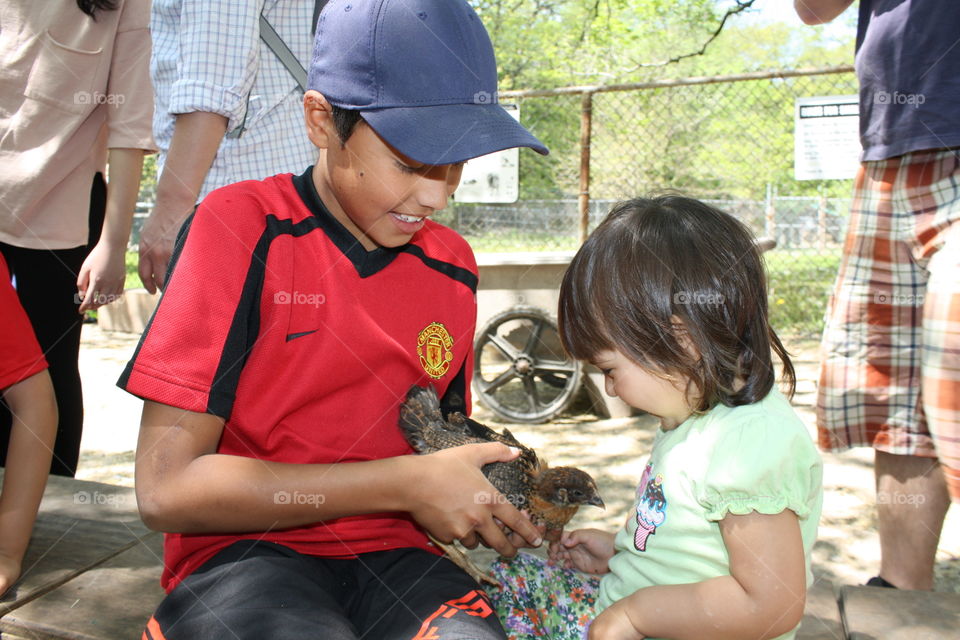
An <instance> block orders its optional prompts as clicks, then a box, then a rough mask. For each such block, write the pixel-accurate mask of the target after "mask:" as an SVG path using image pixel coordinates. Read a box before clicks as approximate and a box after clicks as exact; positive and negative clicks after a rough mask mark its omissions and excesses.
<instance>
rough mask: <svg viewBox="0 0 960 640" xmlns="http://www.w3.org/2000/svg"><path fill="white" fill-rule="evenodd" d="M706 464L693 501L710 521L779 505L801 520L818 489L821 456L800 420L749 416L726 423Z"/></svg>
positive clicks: (771, 511)
mask: <svg viewBox="0 0 960 640" xmlns="http://www.w3.org/2000/svg"><path fill="white" fill-rule="evenodd" d="M707 464H708V468H707V473H706V474H705V475H704V481H703V484H702V486H700V487H698V491H697V494H698V495H697V499H698V501H699V503H700V505H701V506H702V507H703V508H704V509H705V510H706V517H707V519H708V520H711V521H719V520H722V519H723V518H724V517H725V516H726V515H727V514H734V515H745V514H748V513H750V512H751V511H756V512H757V513H761V514H766V515H773V514H777V513H780V512H782V511H783V510H784V509H790V510H791V511H793V512H794V513H796V514H797V517H799V518H801V519H804V518H806V517H807V516H808V515H809V514H810V511H811V509H812V508H813V507H814V505H815V504H817V500H818V496H819V493H820V491H821V486H822V474H823V466H822V462H821V460H820V455H819V454H818V453H817V450H816V447H815V446H814V445H813V441H812V440H811V438H810V436H809V434H808V433H807V431H806V429H805V428H804V427H803V425H802V423H800V421H799V419H796V421H795V422H794V421H790V422H783V421H782V420H776V419H773V418H772V417H771V416H765V415H751V416H748V417H746V418H745V419H742V420H740V421H738V422H737V423H735V424H731V425H725V426H724V429H723V430H722V432H721V433H720V435H719V436H718V438H717V442H716V445H715V446H714V447H713V448H712V451H711V455H710V460H709V461H708V463H707Z"/></svg>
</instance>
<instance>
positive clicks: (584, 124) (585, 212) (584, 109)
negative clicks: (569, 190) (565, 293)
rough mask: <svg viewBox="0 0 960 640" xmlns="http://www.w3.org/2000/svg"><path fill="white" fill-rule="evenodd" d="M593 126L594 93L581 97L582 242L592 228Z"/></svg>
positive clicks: (585, 93)
mask: <svg viewBox="0 0 960 640" xmlns="http://www.w3.org/2000/svg"><path fill="white" fill-rule="evenodd" d="M592 127H593V94H592V93H591V92H589V91H586V92H584V93H583V96H582V97H581V99H580V199H579V200H580V244H583V243H584V242H586V240H587V235H588V234H589V230H590V135H591V131H592Z"/></svg>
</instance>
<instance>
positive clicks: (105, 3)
mask: <svg viewBox="0 0 960 640" xmlns="http://www.w3.org/2000/svg"><path fill="white" fill-rule="evenodd" d="M77 7H79V8H80V11H83V12H84V13H85V14H87V15H88V16H90V17H91V18H93V19H94V20H96V19H97V16H96V13H97V11H113V10H114V9H116V8H117V3H116V0H77Z"/></svg>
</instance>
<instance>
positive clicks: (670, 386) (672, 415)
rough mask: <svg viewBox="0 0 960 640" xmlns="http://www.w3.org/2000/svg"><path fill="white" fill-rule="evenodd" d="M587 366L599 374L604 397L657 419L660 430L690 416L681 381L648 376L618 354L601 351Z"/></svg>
mask: <svg viewBox="0 0 960 640" xmlns="http://www.w3.org/2000/svg"><path fill="white" fill-rule="evenodd" d="M590 363H591V364H593V365H594V366H596V367H597V368H598V369H600V371H602V372H603V376H604V382H605V387H606V392H607V395H608V396H611V397H614V398H620V399H621V400H623V401H624V402H626V403H627V404H629V405H630V406H631V407H634V408H636V409H640V410H641V411H646V412H647V413H649V414H652V415H655V416H657V417H658V418H660V420H661V422H662V427H663V429H664V430H670V429H673V428H674V427H676V426H678V425H679V424H680V423H681V422H683V421H684V420H686V419H687V418H688V417H689V416H690V414H692V413H693V407H694V405H693V404H692V403H691V402H690V400H689V399H688V398H687V393H686V389H687V382H688V381H687V380H685V379H680V378H678V377H671V378H668V377H667V376H666V375H665V374H662V373H651V372H650V371H649V370H647V369H644V368H643V367H641V366H640V365H638V364H636V363H635V362H633V361H632V360H630V359H629V358H627V357H626V356H625V355H623V354H622V353H621V352H620V351H618V350H608V351H601V352H599V353H598V354H596V355H595V356H594V357H593V358H591V359H590Z"/></svg>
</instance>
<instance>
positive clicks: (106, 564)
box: [0, 470, 163, 640]
mask: <svg viewBox="0 0 960 640" xmlns="http://www.w3.org/2000/svg"><path fill="white" fill-rule="evenodd" d="M0 472H2V470H0ZM162 541H163V539H162V536H161V535H160V534H159V533H156V532H152V531H150V530H148V529H147V528H146V527H145V526H144V525H143V523H142V522H141V521H140V516H139V514H138V513H137V505H136V500H135V498H134V495H133V489H129V488H126V487H117V486H113V485H108V484H102V483H99V482H87V481H83V480H72V479H67V478H61V477H58V476H51V477H50V479H49V480H48V482H47V489H46V492H45V493H44V495H43V502H42V503H41V507H40V514H39V516H38V518H37V523H36V526H35V527H34V532H33V537H32V539H31V541H30V547H29V549H28V550H27V555H26V557H25V558H24V561H23V572H22V575H21V577H20V580H19V581H18V582H17V584H15V585H14V586H13V588H12V589H11V590H10V591H9V592H7V594H5V595H4V597H3V598H2V599H0V616H2V617H0V631H2V634H3V638H4V639H5V640H7V639H12V640H61V639H69V640H121V639H123V640H126V639H130V640H133V639H135V638H140V636H141V633H142V631H143V627H144V624H145V623H146V621H147V619H148V618H149V617H150V614H151V613H152V612H153V610H154V608H155V607H156V606H157V603H159V602H160V600H161V599H162V598H163V589H161V588H160V571H161V567H162V561H161V557H162Z"/></svg>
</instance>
